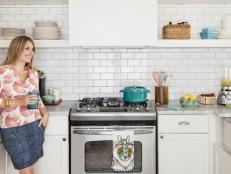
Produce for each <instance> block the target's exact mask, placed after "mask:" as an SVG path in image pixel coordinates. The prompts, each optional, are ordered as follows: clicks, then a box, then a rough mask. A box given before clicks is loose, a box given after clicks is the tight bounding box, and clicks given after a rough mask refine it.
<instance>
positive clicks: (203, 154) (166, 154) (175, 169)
mask: <svg viewBox="0 0 231 174" xmlns="http://www.w3.org/2000/svg"><path fill="white" fill-rule="evenodd" d="M208 152H209V148H208V135H207V134H161V135H159V155H158V156H159V174H170V173H171V174H186V173H187V174H208V173H209V153H208Z"/></svg>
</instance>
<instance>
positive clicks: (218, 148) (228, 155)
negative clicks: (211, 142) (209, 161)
mask: <svg viewBox="0 0 231 174" xmlns="http://www.w3.org/2000/svg"><path fill="white" fill-rule="evenodd" d="M214 149H215V156H214V157H215V166H216V167H215V174H230V172H231V152H229V151H228V150H227V149H226V148H225V147H224V146H222V145H218V144H216V145H215V148H214Z"/></svg>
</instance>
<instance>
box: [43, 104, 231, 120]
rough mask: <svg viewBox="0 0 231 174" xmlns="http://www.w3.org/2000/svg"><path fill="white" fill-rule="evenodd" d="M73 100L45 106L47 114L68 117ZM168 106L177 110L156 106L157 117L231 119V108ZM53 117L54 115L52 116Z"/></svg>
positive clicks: (165, 106) (216, 106)
mask: <svg viewBox="0 0 231 174" xmlns="http://www.w3.org/2000/svg"><path fill="white" fill-rule="evenodd" d="M74 103H75V101H74V100H64V101H63V102H62V103H61V104H59V105H53V106H46V108H47V111H48V112H49V113H63V114H65V115H66V116H68V113H69V110H70V108H71V106H73V104H74ZM169 106H174V107H176V108H177V110H173V109H169V108H168V106H167V105H164V106H157V112H158V115H185V114H186V115H199V114H202V115H205V114H208V115H209V114H217V115H218V116H219V117H231V108H227V107H225V106H222V105H217V104H215V105H199V106H198V107H182V106H181V105H180V103H179V101H177V100H173V101H170V102H169ZM52 115H54V114H52Z"/></svg>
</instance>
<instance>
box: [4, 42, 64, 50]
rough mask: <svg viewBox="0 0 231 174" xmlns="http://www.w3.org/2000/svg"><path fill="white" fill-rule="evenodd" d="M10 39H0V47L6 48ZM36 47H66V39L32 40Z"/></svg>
mask: <svg viewBox="0 0 231 174" xmlns="http://www.w3.org/2000/svg"><path fill="white" fill-rule="evenodd" d="M10 42H11V40H0V48H8V47H9V45H10ZM34 42H35V46H36V48H64V47H68V46H69V45H68V40H34Z"/></svg>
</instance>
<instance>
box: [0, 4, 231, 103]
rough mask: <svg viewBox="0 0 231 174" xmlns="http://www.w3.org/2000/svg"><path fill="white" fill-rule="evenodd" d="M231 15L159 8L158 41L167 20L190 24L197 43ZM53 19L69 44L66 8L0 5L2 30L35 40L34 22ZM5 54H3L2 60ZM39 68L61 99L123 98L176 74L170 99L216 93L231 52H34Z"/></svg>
mask: <svg viewBox="0 0 231 174" xmlns="http://www.w3.org/2000/svg"><path fill="white" fill-rule="evenodd" d="M227 14H229V15H231V5H229V4H226V5H224V4H203V5H202V4H185V5H181V4H178V5H174V4H173V5H165V4H161V5H159V8H158V17H159V21H158V32H159V34H158V37H159V38H161V37H162V27H163V25H166V24H168V22H169V21H172V22H174V23H176V22H182V21H188V22H189V24H190V25H191V37H192V38H193V39H195V38H199V32H200V31H201V29H202V28H203V27H214V28H217V29H219V28H220V27H221V20H222V18H223V17H224V15H227ZM36 20H55V21H56V22H57V23H58V25H59V26H60V27H61V29H62V38H63V39H68V6H67V5H0V26H1V27H17V28H20V27H21V28H25V29H26V30H27V31H26V33H27V34H28V35H29V36H31V35H32V28H33V26H34V21H36ZM6 51H7V50H6V49H0V57H1V61H3V59H4V58H5V56H6ZM35 64H36V67H37V68H38V69H40V70H42V71H45V72H46V74H47V87H48V88H49V87H52V88H58V89H60V90H61V91H62V98H63V99H66V100H67V99H69V100H70V99H71V100H76V99H79V98H82V97H87V96H88V97H94V96H95V97H96V96H97V97H99V96H108V97H109V96H121V94H120V93H119V90H120V89H123V88H124V87H125V86H131V85H140V86H146V87H147V88H148V89H150V90H151V93H150V94H149V95H148V98H149V99H153V98H154V94H153V93H154V87H153V80H152V77H151V73H152V72H153V71H166V72H168V73H170V74H172V78H171V80H170V81H169V97H170V99H177V98H179V97H180V96H181V95H183V93H188V92H190V93H195V94H199V93H202V92H218V90H219V87H220V81H219V79H220V77H221V76H222V71H223V68H224V67H225V66H231V48H157V49H156V48H150V49H149V48H135V49H134V48H79V47H73V48H57V49H56V48H52V49H50V48H47V49H36V57H35Z"/></svg>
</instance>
